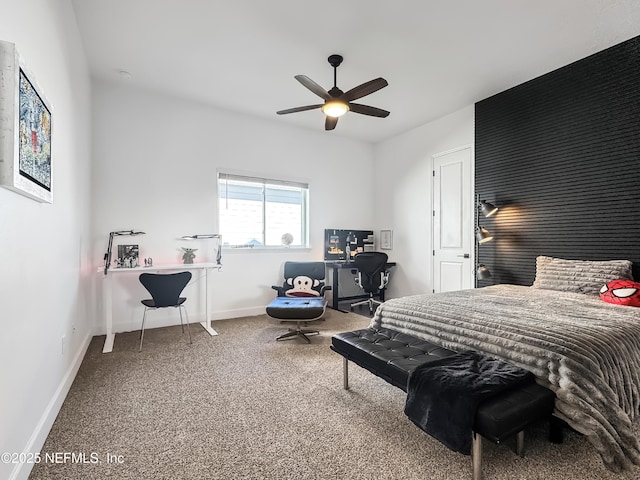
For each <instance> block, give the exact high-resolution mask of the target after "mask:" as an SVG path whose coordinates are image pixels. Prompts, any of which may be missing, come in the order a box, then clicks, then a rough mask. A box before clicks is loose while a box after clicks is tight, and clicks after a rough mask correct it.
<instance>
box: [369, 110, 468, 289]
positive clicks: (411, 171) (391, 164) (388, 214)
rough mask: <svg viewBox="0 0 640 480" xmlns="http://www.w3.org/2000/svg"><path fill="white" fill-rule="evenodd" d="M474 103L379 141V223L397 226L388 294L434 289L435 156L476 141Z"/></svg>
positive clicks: (376, 162)
mask: <svg viewBox="0 0 640 480" xmlns="http://www.w3.org/2000/svg"><path fill="white" fill-rule="evenodd" d="M473 117H474V107H473V105H471V106H468V107H466V108H464V109H461V110H459V111H457V112H454V113H452V114H450V115H447V116H445V117H442V118H440V119H438V120H436V121H433V122H431V123H428V124H425V125H422V126H420V127H418V128H416V129H414V130H411V131H409V132H407V133H404V134H402V135H398V136H396V137H394V138H392V139H390V140H387V141H385V142H382V143H379V144H377V145H376V147H375V150H374V157H375V160H374V169H375V172H376V182H375V183H376V196H375V211H376V217H375V226H376V229H392V230H393V250H391V251H388V254H389V259H390V260H393V261H396V262H398V265H397V267H395V268H394V269H393V270H392V271H391V279H390V281H389V289H388V294H387V295H388V297H387V298H393V297H400V296H404V295H414V294H419V293H430V292H431V291H432V289H433V285H432V279H431V269H432V255H431V251H432V239H431V212H432V198H431V196H432V170H433V165H432V160H431V157H432V156H433V155H434V154H436V153H441V152H444V151H447V150H451V149H453V148H456V147H461V146H465V145H473V140H474V139H473V135H474V133H473V132H474V130H473Z"/></svg>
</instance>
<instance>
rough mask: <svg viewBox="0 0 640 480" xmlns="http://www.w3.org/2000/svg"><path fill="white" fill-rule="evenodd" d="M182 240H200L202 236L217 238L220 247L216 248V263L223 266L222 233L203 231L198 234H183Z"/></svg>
mask: <svg viewBox="0 0 640 480" xmlns="http://www.w3.org/2000/svg"><path fill="white" fill-rule="evenodd" d="M180 238H181V239H182V240H199V239H201V238H217V239H218V248H216V265H218V266H220V267H221V266H222V235H220V234H219V233H201V234H197V235H183V236H182V237H180Z"/></svg>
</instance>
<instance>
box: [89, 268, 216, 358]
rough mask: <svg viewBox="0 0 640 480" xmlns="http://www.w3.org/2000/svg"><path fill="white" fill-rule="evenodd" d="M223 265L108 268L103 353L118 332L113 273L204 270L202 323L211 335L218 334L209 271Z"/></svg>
mask: <svg viewBox="0 0 640 480" xmlns="http://www.w3.org/2000/svg"><path fill="white" fill-rule="evenodd" d="M220 268H221V265H218V264H217V263H190V264H176V265H154V266H152V267H134V268H110V269H109V270H107V274H106V275H103V276H104V278H103V280H104V283H103V288H102V291H103V311H104V323H105V327H106V330H107V338H106V339H105V341H104V347H103V348H102V353H109V352H111V351H112V350H113V342H114V341H115V338H116V334H115V333H113V303H112V302H113V298H112V297H113V286H112V278H113V275H119V274H123V273H136V274H138V275H139V274H140V273H142V272H160V271H163V270H181V271H184V270H204V305H205V313H204V322H200V325H202V327H203V328H204V329H205V330H206V331H207V332H208V333H209V335H218V332H216V331H215V330H214V329H213V328H212V327H211V315H210V313H211V312H210V311H209V272H211V271H212V270H214V269H215V270H220ZM99 272H100V273H101V274H104V269H103V268H100V270H99Z"/></svg>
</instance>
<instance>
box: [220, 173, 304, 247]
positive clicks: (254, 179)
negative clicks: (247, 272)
mask: <svg viewBox="0 0 640 480" xmlns="http://www.w3.org/2000/svg"><path fill="white" fill-rule="evenodd" d="M216 177H217V178H216V190H217V196H216V200H217V209H218V225H219V229H220V231H221V232H220V233H221V234H222V240H223V245H222V248H224V249H241V250H262V251H264V250H281V249H287V248H292V249H308V248H309V182H306V181H304V180H291V179H283V178H273V177H266V176H261V175H255V174H249V173H239V172H234V171H229V170H218V172H217V175H216ZM225 179H228V180H237V181H242V182H248V183H255V184H256V186H258V185H260V186H262V187H266V186H268V185H271V186H276V187H277V186H286V187H294V188H301V189H302V190H303V198H302V212H301V218H300V221H301V226H302V238H301V242H300V245H291V246H287V245H264V242H265V241H266V232H265V230H266V229H265V228H264V226H266V224H267V223H266V222H267V219H266V218H265V217H266V212H265V210H266V203H265V200H264V196H263V203H262V219H263V229H262V241H263V244H262V245H252V244H248V245H247V244H245V245H234V244H225V243H224V239H225V232H223V231H222V222H221V221H220V217H221V211H222V205H221V202H222V201H223V199H222V193H221V191H220V185H221V181H224V180H225ZM263 194H264V190H263Z"/></svg>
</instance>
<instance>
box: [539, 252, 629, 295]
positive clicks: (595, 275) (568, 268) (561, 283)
mask: <svg viewBox="0 0 640 480" xmlns="http://www.w3.org/2000/svg"><path fill="white" fill-rule="evenodd" d="M631 265H632V263H631V261H630V260H606V261H602V262H597V261H590V260H565V259H563V258H554V257H545V256H539V257H537V258H536V279H535V281H534V282H533V288H542V289H546V290H559V291H562V292H574V293H584V294H587V295H598V293H599V292H600V288H602V285H604V284H606V283H608V282H610V281H611V280H616V279H618V278H620V279H622V278H624V279H628V280H633V276H632V273H631Z"/></svg>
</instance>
